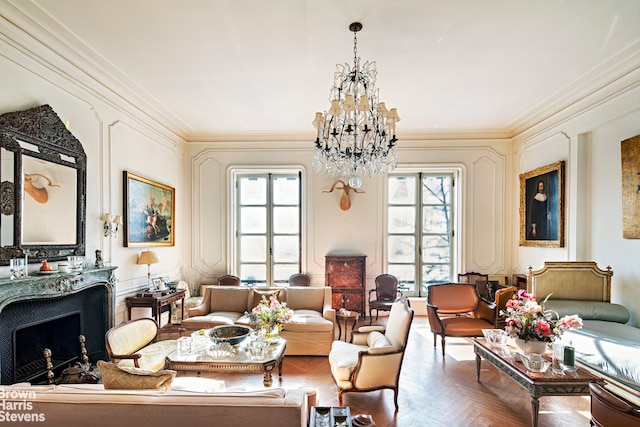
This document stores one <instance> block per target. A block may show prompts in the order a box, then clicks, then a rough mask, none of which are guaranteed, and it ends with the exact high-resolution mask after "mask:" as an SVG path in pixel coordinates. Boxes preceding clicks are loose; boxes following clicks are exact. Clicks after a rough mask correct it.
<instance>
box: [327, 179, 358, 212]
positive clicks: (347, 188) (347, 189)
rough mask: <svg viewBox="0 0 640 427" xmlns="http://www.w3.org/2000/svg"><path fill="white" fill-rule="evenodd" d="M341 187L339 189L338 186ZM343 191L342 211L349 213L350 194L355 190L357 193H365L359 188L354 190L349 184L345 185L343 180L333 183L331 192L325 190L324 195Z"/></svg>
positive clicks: (341, 199)
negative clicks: (334, 191)
mask: <svg viewBox="0 0 640 427" xmlns="http://www.w3.org/2000/svg"><path fill="white" fill-rule="evenodd" d="M338 184H340V185H341V186H340V187H338V186H337V185H338ZM334 189H336V190H342V197H341V198H340V209H342V210H343V211H348V210H349V209H351V199H350V198H349V192H350V191H351V190H353V191H354V192H355V193H364V191H360V190H358V189H357V188H352V187H351V186H350V185H349V184H345V182H344V181H342V180H341V179H339V180H337V181H336V182H334V183H333V185H332V186H331V188H330V189H329V190H324V191H323V193H333V190H334Z"/></svg>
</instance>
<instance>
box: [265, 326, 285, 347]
mask: <svg viewBox="0 0 640 427" xmlns="http://www.w3.org/2000/svg"><path fill="white" fill-rule="evenodd" d="M260 332H261V333H262V335H264V337H265V338H266V340H267V341H268V342H269V344H273V343H276V342H278V341H279V340H280V328H278V325H263V326H261V327H260Z"/></svg>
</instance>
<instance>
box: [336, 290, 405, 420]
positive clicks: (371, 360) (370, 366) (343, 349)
mask: <svg viewBox="0 0 640 427" xmlns="http://www.w3.org/2000/svg"><path fill="white" fill-rule="evenodd" d="M412 321H413V310H412V309H411V307H410V306H409V302H408V300H406V299H405V298H402V299H400V300H398V301H396V302H394V303H393V305H392V306H391V311H390V313H389V319H388V320H387V326H386V329H384V328H383V327H381V326H363V327H361V328H360V329H359V330H358V331H357V332H354V333H353V334H352V342H351V343H347V342H343V341H334V342H333V344H332V346H331V352H330V353H329V365H330V366H331V375H332V376H333V380H334V381H335V383H336V385H337V386H338V401H339V404H340V406H342V395H343V393H349V392H368V391H374V390H382V389H391V390H393V400H394V403H395V406H396V411H397V410H398V381H399V379H400V369H401V368H402V360H403V358H404V351H405V348H406V345H407V340H408V339H409V329H410V328H411V322H412Z"/></svg>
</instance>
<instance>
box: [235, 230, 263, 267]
mask: <svg viewBox="0 0 640 427" xmlns="http://www.w3.org/2000/svg"><path fill="white" fill-rule="evenodd" d="M266 260H267V238H266V237H265V236H242V237H241V238H240V261H241V262H265V261H266Z"/></svg>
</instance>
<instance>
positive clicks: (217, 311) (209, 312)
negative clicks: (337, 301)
mask: <svg viewBox="0 0 640 427" xmlns="http://www.w3.org/2000/svg"><path fill="white" fill-rule="evenodd" d="M270 295H275V296H276V297H277V298H278V300H280V301H286V303H287V306H288V307H289V308H291V309H292V310H293V313H294V314H293V318H292V319H291V321H290V322H289V323H287V324H285V325H284V330H283V331H282V332H281V336H282V338H284V339H286V340H287V349H286V351H285V354H286V355H307V356H326V355H328V354H329V351H331V343H332V342H333V328H334V323H335V310H334V309H332V308H331V288H330V287H328V286H290V287H285V288H266V287H265V288H260V287H256V288H250V287H246V286H210V287H207V288H206V291H205V294H204V298H203V300H202V304H201V305H199V306H198V307H195V308H191V309H189V318H188V319H184V320H183V321H182V327H183V328H186V329H188V330H198V329H203V328H211V327H214V326H218V325H232V324H235V323H239V324H249V319H248V316H247V315H246V313H248V312H250V311H251V309H253V307H255V306H256V305H258V302H259V301H260V299H261V298H262V296H266V297H269V296H270Z"/></svg>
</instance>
